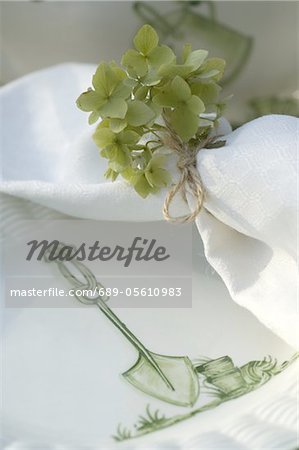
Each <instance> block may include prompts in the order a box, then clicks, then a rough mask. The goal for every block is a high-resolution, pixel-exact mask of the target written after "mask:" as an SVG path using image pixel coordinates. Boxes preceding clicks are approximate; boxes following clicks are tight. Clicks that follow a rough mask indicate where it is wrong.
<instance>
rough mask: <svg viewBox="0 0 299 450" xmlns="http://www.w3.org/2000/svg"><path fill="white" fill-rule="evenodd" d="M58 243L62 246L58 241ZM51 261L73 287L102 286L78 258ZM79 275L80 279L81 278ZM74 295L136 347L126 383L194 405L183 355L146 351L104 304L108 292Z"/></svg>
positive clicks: (192, 378) (192, 379) (193, 381)
mask: <svg viewBox="0 0 299 450" xmlns="http://www.w3.org/2000/svg"><path fill="white" fill-rule="evenodd" d="M61 245H63V246H65V244H62V243H61ZM73 248H74V247H73ZM58 250H59V248H58ZM74 250H75V248H74ZM49 256H50V252H49V251H47V252H46V253H45V257H44V259H45V261H46V262H52V260H53V258H52V257H51V258H50V259H49ZM61 259H62V258H61ZM53 262H54V263H55V264H56V265H57V267H58V269H59V271H60V273H61V274H62V275H63V277H64V278H65V279H66V280H67V281H68V282H69V283H70V284H71V285H72V287H74V288H75V289H80V290H92V291H96V292H99V289H102V290H103V289H104V287H103V286H102V285H101V284H100V283H99V282H98V281H97V280H96V278H95V276H94V275H93V273H92V272H91V271H90V270H89V269H88V268H87V267H86V266H85V265H84V264H82V263H81V262H79V261H77V260H72V261H69V262H67V263H65V262H64V261H60V260H59V259H57V258H55V259H54V260H53ZM67 265H72V266H73V269H75V270H76V271H77V272H78V273H79V274H80V275H81V280H80V279H79V278H77V277H76V275H75V274H74V273H73V271H71V270H70V269H69V267H68V266H67ZM82 277H83V278H84V281H82ZM76 298H77V300H79V301H80V302H81V303H84V304H86V305H95V306H97V307H98V308H99V309H100V311H101V312H102V313H103V314H105V316H106V317H107V318H108V319H109V320H110V321H111V322H112V323H113V324H114V325H115V327H116V328H117V329H118V330H119V331H120V332H121V333H122V334H123V336H125V338H126V339H127V340H128V341H129V342H130V343H131V345H133V347H134V348H135V349H136V350H137V352H138V359H137V361H136V363H135V364H134V365H133V366H132V367H131V368H130V369H128V370H127V371H126V372H124V373H123V374H122V376H123V377H124V378H125V379H126V380H127V381H128V382H129V383H130V384H132V385H133V386H134V387H135V388H137V389H139V390H141V391H142V392H144V393H146V394H148V395H151V396H153V397H156V398H158V399H160V400H163V401H165V402H168V403H172V404H175V405H178V406H193V405H194V403H195V402H196V400H197V398H198V396H199V381H198V376H197V373H196V370H195V368H194V366H193V364H192V362H191V360H190V359H189V358H188V357H187V356H168V355H160V354H158V353H153V352H151V351H149V350H148V349H147V348H146V347H145V346H144V345H143V343H142V342H141V341H140V340H139V339H138V338H137V337H136V336H135V335H134V334H133V333H132V331H131V330H129V329H128V328H127V326H126V325H125V324H124V323H123V322H122V321H121V320H120V319H119V318H118V317H117V315H116V314H115V313H114V312H113V311H112V310H111V309H110V308H109V306H108V305H107V301H108V300H109V297H108V296H100V295H98V296H96V297H94V298H91V297H87V296H78V295H76Z"/></svg>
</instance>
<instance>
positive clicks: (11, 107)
mask: <svg viewBox="0 0 299 450" xmlns="http://www.w3.org/2000/svg"><path fill="white" fill-rule="evenodd" d="M94 70H95V66H93V65H82V64H65V65H60V66H55V67H52V68H49V69H45V70H42V71H39V72H36V73H33V74H30V75H28V76H26V77H24V78H22V79H20V80H17V81H15V82H13V83H10V84H8V85H7V86H4V87H3V88H2V89H1V91H0V102H1V107H2V130H1V137H2V153H3V171H2V172H3V175H2V181H1V183H0V191H1V192H2V193H3V194H9V195H11V196H16V197H20V198H23V199H26V200H30V201H32V202H34V203H37V204H39V205H43V206H45V207H47V208H51V209H53V210H55V211H59V212H60V213H63V214H67V215H70V216H75V217H80V218H89V219H96V220H129V221H132V220H136V221H148V220H151V221H152V220H162V218H163V217H162V206H163V202H164V198H165V195H166V192H167V191H166V190H164V191H163V192H161V193H160V194H159V195H152V196H150V197H149V198H147V199H146V200H143V199H142V198H140V197H139V196H138V195H137V194H136V193H135V191H134V190H133V189H132V188H131V187H130V186H129V185H128V184H127V183H126V182H124V181H116V182H114V183H111V182H110V181H107V180H105V179H104V177H103V173H104V171H105V167H106V161H105V160H103V159H101V158H100V157H99V156H98V151H97V147H96V145H95V144H94V143H93V141H92V139H91V133H92V128H91V127H89V126H88V125H87V122H86V116H85V115H84V114H82V112H81V111H79V110H77V108H76V106H75V99H76V98H77V96H78V95H79V94H80V92H82V91H83V90H86V88H87V87H88V86H89V84H90V79H91V75H92V73H93V72H94ZM298 122H299V121H298V119H296V118H294V117H288V116H266V117H263V118H260V119H257V120H254V121H252V122H250V123H248V124H246V125H244V126H242V127H240V128H239V129H237V130H235V131H234V132H230V128H229V127H228V125H225V124H222V133H224V134H227V136H226V141H227V144H226V146H225V147H222V148H219V149H203V150H201V151H200V152H199V154H198V160H197V161H198V168H199V172H200V175H201V177H202V180H203V184H204V186H205V189H206V192H207V196H206V201H205V205H204V210H203V211H202V212H201V213H200V215H199V216H198V218H197V220H196V224H197V227H198V230H199V232H200V234H201V237H202V239H203V243H204V247H205V254H206V257H207V260H208V261H209V262H210V264H211V265H212V266H213V267H214V269H215V270H216V271H217V272H218V273H219V275H220V276H221V277H222V279H223V280H224V282H225V284H226V286H227V288H228V290H229V292H230V294H231V296H232V298H233V299H234V300H235V301H236V302H237V303H239V304H240V305H242V306H244V307H246V308H247V309H249V310H250V311H251V312H252V313H253V314H255V315H256V317H257V318H258V319H259V320H260V321H261V322H262V323H264V324H265V325H266V326H267V327H269V328H270V329H272V330H273V331H274V332H275V333H277V334H278V335H279V336H280V337H281V338H283V339H284V340H286V341H287V342H288V343H289V344H290V345H292V346H297V344H298V335H297V323H296V322H297V319H298V316H297V314H296V297H297V296H296V294H297V270H296V253H295V251H296V233H297V221H296V219H297V196H296V194H297V189H296V187H297V185H296V182H297V172H296V168H297V165H296V150H297V140H298ZM7 198H8V197H7ZM189 200H190V203H192V199H191V198H190V199H189ZM181 208H182V207H181V206H180V205H176V210H177V211H176V212H178V213H179V212H180V210H181ZM56 214H57V213H56Z"/></svg>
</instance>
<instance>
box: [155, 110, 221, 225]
mask: <svg viewBox="0 0 299 450" xmlns="http://www.w3.org/2000/svg"><path fill="white" fill-rule="evenodd" d="M164 121H165V124H166V127H167V129H168V136H167V138H166V139H165V140H164V144H165V145H167V146H168V147H170V148H171V149H172V150H174V151H175V152H176V154H177V155H178V162H177V168H178V169H179V172H180V178H179V181H178V182H177V183H176V184H175V185H174V186H173V187H172V188H171V189H170V190H169V192H168V194H167V196H166V198H165V201H164V205H163V216H164V218H165V219H166V220H167V221H168V222H172V223H190V222H193V221H194V220H195V219H196V217H197V216H198V214H199V213H200V211H201V209H202V207H203V202H204V197H205V191H204V187H203V183H202V180H201V177H200V175H199V172H198V170H197V166H196V156H197V153H198V152H199V151H200V150H201V149H202V148H204V147H205V146H206V145H207V144H209V143H211V142H212V141H214V140H215V139H216V137H215V136H213V137H210V136H208V137H206V138H205V139H203V141H202V142H201V143H200V144H199V145H197V146H196V147H190V146H189V145H188V144H185V143H184V142H183V141H182V140H181V139H180V137H179V136H178V135H177V134H176V133H175V132H174V131H173V130H172V128H171V127H170V126H169V123H168V122H167V121H166V120H165V118H164ZM179 193H180V194H181V196H182V198H183V200H184V202H185V203H186V204H187V205H189V203H188V200H187V193H190V194H191V195H192V198H193V199H194V201H195V205H194V207H193V208H192V209H191V211H190V213H189V214H185V215H183V216H177V217H174V216H171V214H170V212H169V209H170V205H171V203H172V202H173V200H174V198H175V196H176V195H177V194H179ZM189 207H190V205H189Z"/></svg>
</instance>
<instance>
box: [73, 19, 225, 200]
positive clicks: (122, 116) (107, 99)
mask: <svg viewBox="0 0 299 450" xmlns="http://www.w3.org/2000/svg"><path fill="white" fill-rule="evenodd" d="M133 42H134V47H135V48H134V49H129V50H128V51H126V52H125V54H124V55H123V57H122V61H121V62H122V66H123V67H119V66H118V65H117V64H116V63H115V62H109V63H107V62H102V63H101V64H100V65H99V66H98V68H97V70H96V73H95V74H94V76H93V78H92V87H90V88H89V89H88V90H87V91H86V92H84V93H83V94H81V95H80V97H79V98H78V100H77V106H78V107H79V108H80V109H81V110H83V111H86V112H89V113H90V115H89V123H90V124H94V123H95V122H97V121H98V120H101V122H100V123H99V125H98V126H97V128H96V130H95V133H94V135H93V138H94V141H95V143H96V144H97V146H98V147H99V149H100V154H101V156H102V157H104V158H106V159H107V160H108V170H107V171H106V173H105V176H106V177H107V178H109V179H111V180H112V181H114V180H116V178H117V177H118V176H119V175H121V176H122V177H123V178H124V179H125V180H127V181H128V182H129V183H130V184H131V185H132V186H133V187H134V189H135V190H136V192H137V193H138V194H139V195H141V196H142V197H144V198H145V197H147V196H148V195H149V194H155V193H156V192H158V191H159V190H160V189H161V188H163V187H167V186H169V184H170V183H171V176H170V174H169V172H168V171H167V169H166V162H167V153H169V149H168V151H166V150H167V149H166V148H165V145H166V147H167V145H168V144H165V143H168V142H170V136H172V137H173V133H175V134H176V135H177V137H178V139H179V140H180V141H183V142H184V143H185V144H186V145H187V146H188V145H190V146H192V147H194V146H196V145H198V144H200V142H201V140H202V139H205V138H206V137H207V135H208V133H209V132H210V131H211V129H212V128H213V127H214V126H215V125H216V124H217V121H218V119H219V117H220V115H221V114H222V113H223V108H224V104H225V102H224V101H220V100H219V95H220V91H221V87H220V84H219V81H220V80H221V78H222V76H223V72H224V68H225V62H224V61H223V60H222V59H220V58H208V52H207V51H206V50H194V51H192V48H191V45H190V44H186V45H185V46H184V48H183V51H182V55H181V56H180V57H179V58H177V57H176V55H175V54H174V53H173V51H172V50H171V49H170V48H169V47H167V46H166V45H160V44H159V37H158V35H157V33H156V31H155V30H154V29H153V28H152V27H151V26H150V25H144V26H143V27H141V28H140V30H139V31H138V32H137V34H136V36H135V37H134V40H133ZM211 114H212V116H211Z"/></svg>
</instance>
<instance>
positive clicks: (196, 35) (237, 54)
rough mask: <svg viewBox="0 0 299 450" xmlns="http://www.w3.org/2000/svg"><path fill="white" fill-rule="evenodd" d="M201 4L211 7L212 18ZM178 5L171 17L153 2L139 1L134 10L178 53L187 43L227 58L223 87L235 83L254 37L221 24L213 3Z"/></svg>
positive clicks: (210, 53)
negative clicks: (199, 10)
mask: <svg viewBox="0 0 299 450" xmlns="http://www.w3.org/2000/svg"><path fill="white" fill-rule="evenodd" d="M201 4H206V5H207V6H208V8H209V15H208V16H206V15H204V14H201V13H198V12H197V10H195V7H197V5H199V6H200V5H201ZM178 6H179V7H178V8H176V9H175V10H174V11H172V12H170V13H169V14H167V16H166V15H162V14H160V12H159V11H158V9H157V7H156V6H152V4H149V2H135V4H134V10H135V12H136V13H137V14H138V15H139V16H140V17H141V19H142V20H144V21H146V22H147V23H150V24H151V25H152V26H154V27H155V28H156V29H157V30H158V32H159V33H160V35H161V40H162V41H163V42H164V43H165V44H167V45H169V46H171V47H172V48H173V50H174V52H175V53H178V51H179V50H180V49H181V47H182V41H183V42H188V43H190V44H191V45H192V46H193V47H195V48H197V47H198V46H199V45H200V47H201V48H207V49H208V50H209V55H210V56H217V57H220V58H223V59H224V60H225V61H226V63H227V67H226V71H225V75H224V77H223V80H222V85H225V84H228V83H230V82H231V81H233V79H235V78H236V77H237V76H238V75H239V73H240V72H241V70H242V69H243V67H244V65H245V63H246V62H247V60H248V58H249V55H250V52H251V48H252V43H253V40H252V38H251V37H249V36H246V35H244V34H243V33H241V32H239V31H237V30H235V29H233V28H231V27H229V26H227V25H224V24H222V23H220V22H219V21H218V20H217V19H216V17H215V7H214V3H213V2H209V1H207V2H178Z"/></svg>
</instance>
